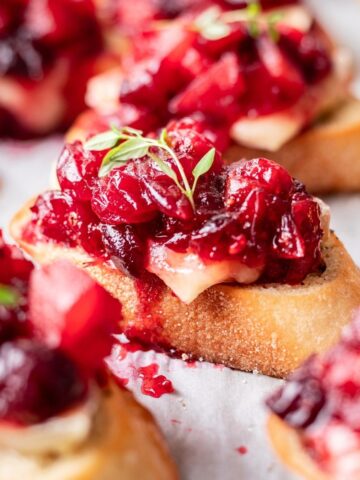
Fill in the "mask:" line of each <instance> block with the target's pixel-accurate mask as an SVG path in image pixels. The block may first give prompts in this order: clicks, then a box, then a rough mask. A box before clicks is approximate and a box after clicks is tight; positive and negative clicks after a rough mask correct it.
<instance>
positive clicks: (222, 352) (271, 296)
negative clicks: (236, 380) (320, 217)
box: [11, 205, 360, 377]
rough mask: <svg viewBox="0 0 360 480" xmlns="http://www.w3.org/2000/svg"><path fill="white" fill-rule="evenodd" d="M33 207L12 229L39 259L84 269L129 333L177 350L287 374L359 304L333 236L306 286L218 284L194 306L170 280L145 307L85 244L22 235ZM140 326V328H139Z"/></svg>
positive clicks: (354, 271) (357, 283)
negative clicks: (319, 270)
mask: <svg viewBox="0 0 360 480" xmlns="http://www.w3.org/2000/svg"><path fill="white" fill-rule="evenodd" d="M29 213H30V212H29V205H27V206H25V207H24V208H23V209H22V210H21V211H20V212H19V213H17V215H16V216H15V217H14V219H13V221H12V224H11V233H12V235H13V237H14V239H15V240H16V241H17V242H18V243H19V244H20V246H21V247H22V248H23V249H24V250H25V251H26V252H27V253H28V254H30V255H31V256H32V257H33V258H34V259H36V260H37V261H39V262H40V263H48V262H51V261H53V260H55V259H58V258H67V259H69V260H70V261H72V262H74V263H75V264H76V265H78V266H80V267H81V268H84V269H86V270H87V271H88V272H89V274H90V275H91V276H93V277H94V278H95V279H96V280H97V281H98V282H99V283H100V284H102V285H103V286H104V287H105V288H106V289H107V290H108V291H109V292H110V293H112V294H113V295H114V296H115V297H116V298H118V299H119V300H120V301H121V302H122V305H123V316H124V320H123V324H122V327H123V329H124V330H125V331H127V330H129V329H131V332H132V333H133V335H134V336H135V337H136V338H139V339H141V338H143V336H144V335H146V336H147V338H149V337H150V338H151V340H152V342H153V343H159V344H162V345H166V346H167V347H169V348H171V349H176V351H178V352H179V353H186V354H189V355H191V356H193V357H195V358H203V359H205V360H208V361H210V362H215V363H223V364H225V365H227V366H229V367H233V368H237V369H240V370H245V371H254V370H257V371H259V372H261V373H263V374H267V375H273V376H276V377H284V376H286V375H287V374H289V373H290V372H292V371H293V370H294V369H295V368H296V367H297V366H298V365H299V364H300V363H301V362H302V361H303V360H304V359H305V358H307V357H308V356H309V355H310V354H311V353H313V352H320V351H323V350H325V349H327V348H328V347H329V346H330V345H332V344H333V343H335V341H336V340H337V339H338V337H339V334H340V331H341V329H342V327H343V326H344V325H345V324H347V323H348V322H349V320H350V318H351V314H352V311H353V309H354V308H356V307H357V306H359V305H360V272H359V270H358V268H357V267H356V266H355V264H354V263H353V261H352V259H351V258H350V256H349V255H348V253H347V252H346V250H345V249H344V247H343V245H342V244H341V242H340V241H339V240H338V239H337V238H336V237H335V235H334V234H331V235H330V236H329V238H328V239H327V241H326V244H325V245H324V247H323V255H324V258H325V260H326V264H327V269H326V271H325V272H324V273H323V274H322V275H309V276H308V278H307V279H306V281H305V282H304V283H303V284H301V285H296V286H289V285H279V284H274V285H264V286H261V285H250V286H242V285H239V284H220V285H216V286H214V287H211V288H209V289H208V290H206V291H205V292H204V293H202V294H201V295H200V296H199V297H198V298H197V299H196V300H195V301H194V302H192V303H191V304H190V305H186V304H184V303H182V302H181V301H180V300H179V299H178V298H177V297H176V296H175V295H174V294H173V293H172V292H171V291H170V290H169V289H168V288H166V287H165V286H164V287H163V289H162V290H161V291H160V293H159V295H158V298H156V300H154V299H152V300H150V299H149V300H148V305H147V308H146V312H145V313H144V312H141V308H139V306H140V307H141V302H140V298H139V296H138V293H137V288H136V282H135V281H134V280H132V279H131V278H129V277H127V276H125V275H123V274H122V273H121V272H120V271H119V270H117V269H116V268H114V267H112V266H111V265H109V264H106V263H105V262H103V261H98V260H97V261H95V260H94V259H93V258H91V257H89V256H88V255H87V254H86V253H85V252H84V251H83V250H80V249H72V248H66V247H64V246H59V245H56V244H54V243H52V242H38V243H36V244H30V243H27V242H26V241H24V239H23V238H22V230H23V227H24V225H25V224H26V223H27V221H28V220H29ZM134 332H135V333H134Z"/></svg>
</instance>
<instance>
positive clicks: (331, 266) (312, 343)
mask: <svg viewBox="0 0 360 480" xmlns="http://www.w3.org/2000/svg"><path fill="white" fill-rule="evenodd" d="M57 177H58V182H59V185H60V190H53V191H48V192H45V193H44V194H42V195H40V196H39V197H38V198H37V199H35V200H32V201H31V202H30V203H29V204H28V205H25V206H24V208H23V209H22V210H21V211H20V212H19V213H18V214H17V215H16V216H15V217H14V219H13V221H12V224H11V233H12V235H13V237H14V238H15V239H16V241H17V242H18V243H19V244H20V245H21V246H22V248H23V249H24V250H25V251H26V252H27V253H29V254H30V255H31V256H33V257H34V258H36V260H37V261H39V262H41V263H47V262H49V261H52V260H54V259H56V258H67V259H69V260H71V261H73V262H74V263H76V264H77V265H79V266H81V267H82V268H84V269H86V270H87V271H88V272H89V273H90V275H92V276H93V277H94V278H96V279H97V280H98V281H99V283H100V284H102V285H103V286H104V287H105V288H106V289H107V290H108V291H109V292H111V293H112V294H113V295H114V296H115V297H116V298H118V299H119V300H120V301H121V302H122V305H123V320H122V322H121V329H122V331H123V332H125V333H126V335H127V336H128V337H129V338H134V339H136V340H138V341H139V340H140V341H142V342H144V343H147V344H150V345H153V346H156V347H157V348H163V349H165V350H168V351H174V350H176V351H177V352H178V353H186V354H188V355H190V356H193V357H197V358H200V357H202V358H204V359H206V360H209V361H212V362H218V363H223V364H225V365H229V366H231V367H234V368H239V369H243V370H250V371H251V370H258V371H260V372H262V373H265V374H269V375H274V376H279V377H282V376H284V375H286V374H288V373H289V372H291V371H292V370H293V369H294V368H296V366H297V365H299V363H300V362H301V361H302V360H303V359H304V358H306V357H307V356H308V355H309V354H310V353H313V352H318V351H322V350H324V349H326V348H327V347H328V346H330V345H331V344H333V343H334V342H335V341H336V339H337V338H338V335H339V332H340V330H341V327H342V326H343V325H345V324H346V323H347V322H348V321H349V319H350V316H351V312H352V310H353V309H354V308H355V307H356V306H357V305H358V304H359V301H360V274H359V270H358V268H357V267H356V266H355V265H354V263H353V262H352V260H351V258H350V257H349V255H348V254H347V252H346V251H345V249H344V247H343V245H342V244H341V243H340V242H339V240H338V239H337V238H336V237H335V235H334V234H333V233H332V232H330V231H329V225H328V223H329V212H328V209H327V207H326V206H325V205H324V204H323V203H322V202H320V201H319V200H317V199H316V198H314V197H312V196H311V195H309V194H308V193H307V192H306V190H305V187H304V186H303V184H301V183H300V182H299V181H297V180H295V179H293V178H292V177H291V176H290V175H289V174H288V173H287V172H286V170H285V169H284V168H283V167H281V166H279V165H278V164H276V163H274V162H272V161H270V160H266V159H263V158H261V159H253V160H250V161H239V162H235V163H233V164H232V165H230V166H226V165H225V164H224V161H223V159H222V156H221V154H220V153H219V152H218V151H217V150H216V149H215V148H214V147H213V145H212V143H211V142H210V141H209V140H208V139H207V137H206V136H205V135H203V134H202V133H200V132H199V131H198V130H197V129H196V123H195V122H194V121H193V120H191V119H184V120H181V121H179V122H172V123H171V124H170V125H169V126H168V128H167V129H164V130H163V131H162V133H161V136H160V137H159V138H156V137H154V136H150V137H145V136H143V134H142V133H141V132H140V131H139V130H135V129H133V128H123V129H121V130H118V129H116V128H114V129H113V130H111V131H108V132H105V133H103V134H101V135H98V136H95V137H93V138H91V139H90V140H89V141H88V142H86V144H85V145H83V144H82V143H81V142H74V143H72V144H67V145H66V146H65V148H64V150H63V152H62V154H61V157H60V159H59V162H58V165H57Z"/></svg>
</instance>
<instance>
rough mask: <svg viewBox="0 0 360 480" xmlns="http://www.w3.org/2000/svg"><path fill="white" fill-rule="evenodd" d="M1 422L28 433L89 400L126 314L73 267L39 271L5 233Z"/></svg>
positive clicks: (0, 292)
mask: <svg viewBox="0 0 360 480" xmlns="http://www.w3.org/2000/svg"><path fill="white" fill-rule="evenodd" d="M0 267H1V268H0V396H1V399H2V401H1V402H0V403H1V405H0V420H1V421H7V422H11V423H16V424H18V425H22V426H26V425H31V424H33V423H38V422H41V421H44V420H46V419H47V418H49V417H52V416H54V415H58V414H61V413H63V412H64V411H65V410H67V409H69V408H70V407H73V406H75V405H76V404H78V403H79V402H81V401H82V400H84V399H85V396H86V393H87V385H88V381H89V379H90V378H94V377H95V376H96V378H97V376H98V373H100V371H99V370H100V369H101V368H102V367H103V366H104V364H103V360H104V358H105V357H106V356H107V355H108V354H109V352H110V351H111V348H112V344H113V337H112V335H113V334H114V333H117V332H118V331H119V323H120V320H121V306H120V304H119V302H118V301H117V300H115V299H114V298H113V297H112V296H111V295H110V294H109V293H108V292H106V291H105V290H104V289H103V288H102V287H101V286H100V285H98V284H97V283H96V282H95V281H94V280H92V279H91V278H90V277H89V276H88V275H87V274H86V273H85V272H83V271H82V270H78V269H77V268H75V267H74V266H73V265H72V264H70V263H67V262H57V263H54V264H51V265H48V266H45V267H42V268H40V269H37V270H33V265H32V263H31V262H29V261H28V260H26V259H25V258H24V257H23V255H22V253H21V251H20V250H19V249H18V248H17V247H15V246H11V245H7V244H5V242H4V241H3V239H2V234H1V231H0Z"/></svg>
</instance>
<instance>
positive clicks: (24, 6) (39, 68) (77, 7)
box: [0, 0, 108, 138]
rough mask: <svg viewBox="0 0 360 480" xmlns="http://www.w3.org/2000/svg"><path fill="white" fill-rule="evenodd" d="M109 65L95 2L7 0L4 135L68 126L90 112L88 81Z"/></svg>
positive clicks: (1, 87) (0, 119) (2, 26)
mask: <svg viewBox="0 0 360 480" xmlns="http://www.w3.org/2000/svg"><path fill="white" fill-rule="evenodd" d="M107 63H108V60H107V56H106V55H105V54H103V40H102V32H101V29H100V25H99V23H98V21H97V19H96V15H95V9H94V5H93V3H92V1H91V0H80V1H78V0H45V1H37V0H3V1H2V2H1V5H0V136H1V137H4V136H11V137H17V138H29V137H34V136H38V135H44V134H47V133H50V132H53V131H55V130H65V129H66V128H68V127H69V125H70V124H71V122H72V121H73V120H74V119H75V117H76V116H77V115H79V113H81V112H82V110H83V109H84V108H85V103H84V97H85V89H86V84H87V81H88V79H89V78H90V77H91V76H93V75H95V74H97V73H99V72H101V71H102V70H103V69H104V68H105V66H107Z"/></svg>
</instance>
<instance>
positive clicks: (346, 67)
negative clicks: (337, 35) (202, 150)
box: [68, 2, 360, 192]
mask: <svg viewBox="0 0 360 480" xmlns="http://www.w3.org/2000/svg"><path fill="white" fill-rule="evenodd" d="M215 3H216V2H215ZM224 3H226V2H223V3H222V2H219V5H215V6H214V2H213V5H212V7H211V8H203V9H202V10H201V9H200V13H199V10H198V9H195V11H194V10H191V9H190V10H187V11H186V14H184V15H180V16H179V17H177V18H176V19H174V20H172V21H171V22H165V23H158V22H155V23H153V24H152V25H153V26H152V27H151V26H150V25H148V26H147V28H145V29H144V31H143V32H142V33H138V35H136V36H135V38H134V39H133V43H132V49H131V51H132V54H129V55H128V56H126V58H125V59H124V62H123V64H122V66H121V68H117V69H112V70H111V71H109V72H108V73H105V74H103V75H100V76H98V77H94V78H93V79H92V80H91V81H90V82H89V86H88V92H87V104H88V105H89V106H90V107H91V108H92V110H91V111H90V112H86V113H85V114H84V115H82V116H81V117H80V118H79V120H78V121H77V122H75V124H74V126H73V128H72V129H71V130H70V132H69V136H68V138H69V139H71V140H74V139H76V138H77V139H82V138H86V137H87V136H88V135H89V134H93V133H95V132H96V131H101V130H102V129H104V130H106V129H107V128H108V127H109V124H115V125H117V126H118V127H120V126H124V125H132V126H134V127H135V128H140V129H141V130H143V131H145V132H150V131H152V130H153V129H154V128H155V127H162V126H164V125H165V124H166V123H167V122H168V121H169V119H174V118H181V117H182V116H192V117H193V118H195V119H196V120H197V121H199V123H201V124H203V129H204V130H206V132H207V135H208V136H209V138H210V139H211V140H212V141H213V142H215V143H216V146H217V147H218V148H220V149H221V150H222V151H223V152H224V153H225V157H226V158H227V159H228V161H233V160H234V159H235V160H237V159H238V158H255V157H263V156H268V153H266V152H271V156H273V158H274V159H275V160H276V161H278V162H279V163H281V164H282V165H284V166H285V167H286V168H287V169H288V170H289V172H290V173H291V174H292V175H293V176H295V177H296V178H299V179H300V180H301V181H302V182H303V183H305V184H306V185H307V186H308V188H309V189H310V190H311V191H315V192H329V191H350V190H358V189H359V188H360V180H359V179H360V175H358V171H359V168H360V167H358V161H357V158H358V153H359V146H358V144H359V142H358V141H357V138H358V136H359V133H360V106H359V102H358V101H357V100H355V99H353V98H351V97H350V94H349V83H350V80H351V77H352V71H353V68H352V59H351V55H350V54H349V52H348V51H347V50H346V49H344V48H340V47H338V46H336V45H334V43H333V41H332V40H331V38H330V37H329V36H328V35H327V33H326V32H324V30H323V29H322V28H321V26H320V25H319V24H318V22H317V21H316V20H315V19H314V17H313V16H312V14H311V12H309V10H308V9H307V8H306V7H305V6H304V5H303V4H302V3H301V2H285V3H286V5H284V4H283V3H284V2H281V4H282V6H281V7H279V6H278V5H279V3H278V2H273V3H271V2H270V6H271V7H272V8H270V9H269V8H267V9H261V5H260V4H259V3H256V2H255V3H254V2H252V3H251V4H250V5H249V6H247V7H246V8H244V6H243V8H239V9H237V10H234V7H232V9H229V8H226V6H224ZM267 3H268V2H264V4H267ZM220 4H221V5H220ZM267 7H269V5H267ZM274 7H276V8H274ZM129 8H130V6H129ZM272 154H273V155H272Z"/></svg>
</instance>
